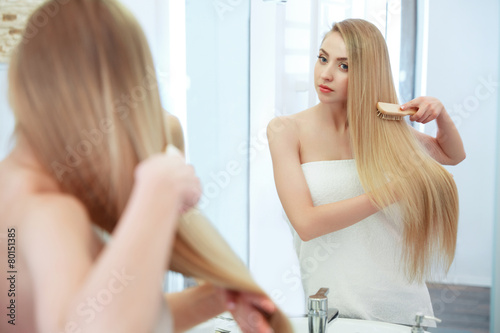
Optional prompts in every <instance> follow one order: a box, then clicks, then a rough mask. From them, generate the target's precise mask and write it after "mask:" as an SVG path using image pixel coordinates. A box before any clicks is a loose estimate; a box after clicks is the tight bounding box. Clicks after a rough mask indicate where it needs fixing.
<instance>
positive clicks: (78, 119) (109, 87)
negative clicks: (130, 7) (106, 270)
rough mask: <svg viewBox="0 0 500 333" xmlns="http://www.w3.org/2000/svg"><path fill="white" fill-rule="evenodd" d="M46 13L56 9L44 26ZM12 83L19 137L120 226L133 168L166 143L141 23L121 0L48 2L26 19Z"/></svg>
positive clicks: (94, 210) (103, 219) (100, 219)
mask: <svg viewBox="0 0 500 333" xmlns="http://www.w3.org/2000/svg"><path fill="white" fill-rule="evenodd" d="M56 8H57V11H56V10H55V9H56ZM48 13H55V14H53V15H51V17H50V18H48V19H47V21H46V24H44V25H40V24H37V19H38V20H39V19H40V17H44V16H45V17H46V16H47V15H48ZM34 29H36V31H35V30H34ZM34 32H36V33H34ZM9 80H10V82H9V83H10V84H9V86H10V101H11V104H12V107H13V110H14V114H15V118H16V132H17V135H22V136H24V137H25V138H27V140H28V142H29V144H30V145H31V146H32V148H33V150H34V152H35V153H36V154H37V157H38V158H39V159H40V160H41V161H42V162H43V164H44V165H45V166H46V168H47V171H48V172H50V173H51V174H53V175H54V177H56V178H57V179H58V180H59V181H60V184H61V188H62V189H63V190H64V191H67V192H69V193H70V194H73V195H75V196H76V197H78V198H79V199H81V200H82V201H83V202H84V203H85V205H86V206H87V208H88V211H89V213H90V214H91V218H92V220H93V221H94V222H95V223H97V224H98V225H100V226H101V227H103V228H104V229H106V230H108V231H110V230H112V228H113V227H114V225H115V223H116V222H117V219H118V216H119V215H120V214H121V211H122V210H123V208H124V206H125V203H126V201H127V199H128V196H129V194H130V191H131V187H132V182H133V170H134V168H135V166H136V165H137V163H138V162H139V161H141V160H142V159H144V158H146V157H147V156H149V155H151V154H152V153H156V152H160V151H162V149H163V148H164V147H165V145H166V141H165V138H166V133H165V131H166V129H165V128H164V121H163V114H162V109H161V105H160V98H159V93H158V88H157V83H156V82H157V81H156V77H155V73H154V66H153V62H152V58H151V55H150V51H149V48H148V45H147V42H146V39H145V37H144V35H143V33H142V30H141V29H140V27H139V25H138V23H137V22H136V21H135V19H134V18H133V17H132V15H131V14H129V13H128V11H126V10H125V9H124V8H122V7H121V6H120V4H119V3H118V2H116V1H113V0H99V1H98V0H70V1H66V2H64V3H63V4H59V1H48V2H46V3H44V4H43V5H42V6H41V7H40V8H38V9H37V10H36V11H35V12H34V13H33V14H32V16H31V17H30V19H29V21H28V24H27V27H26V29H25V32H24V35H23V40H22V41H21V43H20V44H19V46H18V47H17V50H16V51H15V52H14V54H13V58H12V62H11V66H10V72H9Z"/></svg>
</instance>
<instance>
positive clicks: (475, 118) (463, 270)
mask: <svg viewBox="0 0 500 333" xmlns="http://www.w3.org/2000/svg"><path fill="white" fill-rule="evenodd" d="M450 9H451V10H452V12H453V15H450ZM498 12H499V6H498V1H497V0H481V1H474V2H469V1H453V0H441V1H429V32H430V33H429V37H428V38H429V40H428V68H427V73H426V74H427V95H429V96H436V97H438V98H439V99H440V100H441V101H442V102H443V104H444V105H445V107H446V108H447V110H448V112H449V113H450V115H451V116H452V118H453V120H454V122H455V125H456V126H457V128H458V130H459V132H460V134H461V136H462V139H463V141H464V145H465V150H466V153H467V158H466V160H465V161H464V162H462V163H461V164H459V165H458V166H454V167H449V168H448V169H449V171H450V172H451V173H453V175H454V177H455V181H456V183H457V186H458V189H459V196H460V220H459V231H458V243H457V251H456V257H455V262H454V263H453V266H452V268H451V271H450V273H449V275H448V278H447V279H446V280H445V281H448V282H450V283H458V284H470V285H481V286H491V281H492V262H493V257H492V253H493V246H492V245H493V237H492V235H493V225H494V218H495V217H494V214H495V202H494V196H495V182H494V179H495V172H496V170H497V169H498V165H497V164H496V154H495V152H496V148H497V144H498V142H497V128H496V124H497V117H498V100H497V96H498V87H497V82H498V72H499V68H498V59H499V48H498V40H499V23H498V22H499V20H498V18H499V15H498ZM459 18H460V19H459ZM431 130H432V126H429V127H428V128H426V131H431Z"/></svg>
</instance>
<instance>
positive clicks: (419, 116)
mask: <svg viewBox="0 0 500 333" xmlns="http://www.w3.org/2000/svg"><path fill="white" fill-rule="evenodd" d="M410 109H414V110H417V113H415V114H414V115H413V116H411V117H410V120H411V121H416V122H418V123H422V124H427V123H428V122H430V121H432V120H434V119H436V118H438V117H439V115H440V114H441V113H442V112H443V111H445V108H444V106H443V104H442V103H441V102H440V101H439V100H438V99H437V98H434V97H428V96H422V97H417V98H415V99H413V100H411V101H409V102H407V103H405V104H403V105H401V110H410ZM445 112H446V111H445Z"/></svg>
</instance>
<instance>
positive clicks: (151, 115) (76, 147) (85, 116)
mask: <svg viewBox="0 0 500 333" xmlns="http://www.w3.org/2000/svg"><path fill="white" fill-rule="evenodd" d="M53 13H55V14H53ZM51 14H53V15H51ZM48 16H51V17H50V18H49V19H48V20H46V21H45V24H43V25H41V24H39V22H42V21H41V20H40V18H41V17H42V18H43V17H48ZM9 91H10V93H9V100H10V103H11V106H12V108H13V110H14V115H15V119H16V134H19V135H22V136H23V137H25V138H26V139H27V140H28V142H29V144H30V146H31V147H32V148H33V151H34V152H35V154H36V156H37V158H38V159H39V160H40V162H41V163H42V165H43V166H44V167H45V169H46V170H47V172H49V173H50V174H52V175H53V176H54V178H57V179H58V180H59V184H60V187H61V190H62V191H64V192H66V193H68V194H70V195H73V196H75V197H76V198H78V199H79V200H80V201H81V202H83V203H84V204H85V207H86V208H87V210H88V213H89V215H90V217H91V220H92V222H93V223H95V224H96V225H98V226H99V227H101V228H103V229H104V230H106V231H108V232H110V233H111V232H112V231H113V229H114V228H115V226H116V224H117V222H118V221H119V219H120V216H121V214H122V212H123V211H124V208H125V206H126V204H127V201H128V198H129V195H130V193H131V190H132V187H133V180H134V177H133V173H134V169H135V167H136V166H137V165H138V163H140V162H141V161H142V160H144V159H146V158H148V157H149V156H151V155H153V154H156V153H159V152H162V151H164V149H165V147H166V146H167V144H168V143H169V142H171V140H170V139H169V136H170V135H169V133H168V128H167V127H166V125H165V124H166V121H165V115H164V112H163V110H162V107H161V103H160V96H159V91H158V86H157V79H156V75H155V71H154V65H153V60H152V57H151V54H150V50H149V47H148V44H147V41H146V38H145V36H144V34H143V32H142V29H141V28H140V26H139V24H138V23H137V21H136V20H135V19H134V18H133V16H132V15H131V14H130V13H129V12H128V11H127V10H126V9H125V8H123V7H122V6H121V5H120V4H119V3H118V2H116V1H114V0H68V1H64V2H62V3H61V1H56V0H52V1H47V2H46V3H44V4H43V5H42V6H41V7H39V8H38V9H37V10H36V11H35V12H34V13H33V14H32V15H31V17H30V19H29V21H28V24H27V27H26V29H25V32H24V35H23V40H22V41H21V43H20V44H19V46H18V47H17V49H16V50H15V52H14V54H13V56H12V60H11V64H10V69H9ZM170 267H171V269H172V270H176V271H178V272H180V273H182V274H185V275H187V276H192V277H195V278H198V279H201V280H203V281H207V282H210V283H213V284H215V285H217V286H222V287H224V288H228V289H231V290H236V291H249V292H254V293H257V294H261V295H264V291H263V290H262V289H261V288H260V287H259V286H258V285H257V284H256V283H255V282H254V281H253V279H252V277H251V275H250V273H249V271H248V269H247V267H246V266H245V265H244V264H243V263H242V262H241V261H240V260H239V258H238V257H237V256H236V255H235V253H234V252H233V251H232V250H231V248H230V247H229V246H228V245H227V243H226V242H225V241H224V239H223V238H222V237H221V236H220V235H219V234H218V232H217V231H216V230H215V229H214V228H213V226H212V225H211V224H210V223H209V222H208V221H207V220H206V218H204V217H203V215H202V214H201V213H199V212H198V211H196V210H195V209H193V210H191V211H189V212H188V213H187V214H185V215H184V216H182V217H181V219H180V222H179V227H178V231H177V235H176V239H175V244H174V248H173V254H172V260H171V264H170ZM268 320H269V322H270V324H271V326H272V327H273V328H274V330H275V331H276V332H284V333H286V332H291V331H292V330H291V326H290V324H289V322H288V320H287V318H286V317H285V316H284V315H283V313H282V312H281V311H279V310H278V311H277V312H276V313H274V314H273V315H271V316H270V317H269V318H268Z"/></svg>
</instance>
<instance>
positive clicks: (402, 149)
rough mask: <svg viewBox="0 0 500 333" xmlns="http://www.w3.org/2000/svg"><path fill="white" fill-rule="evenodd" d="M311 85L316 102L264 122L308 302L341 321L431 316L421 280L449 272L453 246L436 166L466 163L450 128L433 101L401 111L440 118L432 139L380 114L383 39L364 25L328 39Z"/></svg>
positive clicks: (454, 201)
mask: <svg viewBox="0 0 500 333" xmlns="http://www.w3.org/2000/svg"><path fill="white" fill-rule="evenodd" d="M314 83H315V87H316V92H317V94H318V98H319V104H317V105H316V106H313V107H312V108H310V109H307V110H305V111H302V112H299V113H297V114H294V115H290V116H285V117H279V118H275V119H273V120H272V121H271V122H270V124H269V126H268V138H269V145H270V150H271V155H272V161H273V168H274V177H275V183H276V188H277V191H278V195H279V198H280V200H281V203H282V205H283V208H284V210H285V213H286V215H287V217H288V219H289V221H290V223H291V225H292V227H293V230H292V232H293V234H294V246H295V249H296V252H297V255H298V257H299V261H300V264H301V273H302V282H303V287H304V290H305V294H306V295H312V294H314V293H315V292H316V291H317V290H318V289H319V288H321V287H329V288H330V291H331V293H330V295H329V298H330V299H331V304H332V306H335V307H338V308H339V310H340V315H341V316H344V317H351V318H363V319H372V320H381V321H387V322H393V323H402V324H412V323H413V322H414V316H415V313H416V312H423V313H425V314H429V315H432V305H431V302H430V297H429V293H428V290H427V288H426V286H425V284H424V280H425V278H427V277H428V276H429V274H430V271H431V268H432V267H433V265H434V264H442V266H444V268H445V269H446V270H447V269H448V268H449V265H450V264H451V262H452V260H453V256H454V250H455V242H456V230H457V220H458V198H457V192H456V187H455V184H454V182H453V179H452V177H451V175H450V174H449V173H448V172H447V171H446V170H445V169H444V168H443V167H442V166H441V165H440V164H439V163H442V164H450V165H455V164H457V163H459V162H460V161H462V160H463V159H464V158H465V152H464V149H463V144H462V141H461V138H460V136H459V134H458V132H457V129H456V128H455V126H454V125H453V123H452V121H451V120H450V117H449V115H448V113H447V112H446V110H445V108H444V107H443V105H442V104H441V103H440V102H439V101H438V100H437V99H435V98H431V97H419V98H416V99H414V100H412V101H410V102H408V103H406V104H404V105H403V106H402V109H403V108H404V109H415V110H416V111H417V112H416V113H415V114H414V115H413V116H411V118H410V120H412V121H417V122H421V123H428V122H429V121H432V120H436V122H437V126H438V134H437V137H436V138H433V137H431V136H428V135H425V134H422V133H419V132H418V131H416V130H414V129H413V128H411V127H410V126H408V125H407V123H406V122H405V121H404V120H396V121H395V120H383V119H381V118H379V117H377V109H376V104H377V102H389V103H397V98H396V93H395V89H394V85H393V82H392V76H391V71H390V65H389V57H388V52H387V47H386V45H385V41H384V38H383V36H382V35H381V33H380V32H379V31H378V29H377V28H376V27H375V26H374V25H373V24H371V23H369V22H366V21H364V20H359V19H349V20H345V21H342V22H338V23H336V24H335V25H334V26H333V28H332V30H331V31H330V32H328V34H327V35H326V36H325V38H324V40H323V42H322V44H321V48H320V50H319V54H318V61H317V62H316V65H315V69H314ZM424 147H425V148H424ZM436 161H437V162H436ZM438 162H439V163H438ZM396 202H397V204H394V203H396Z"/></svg>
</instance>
